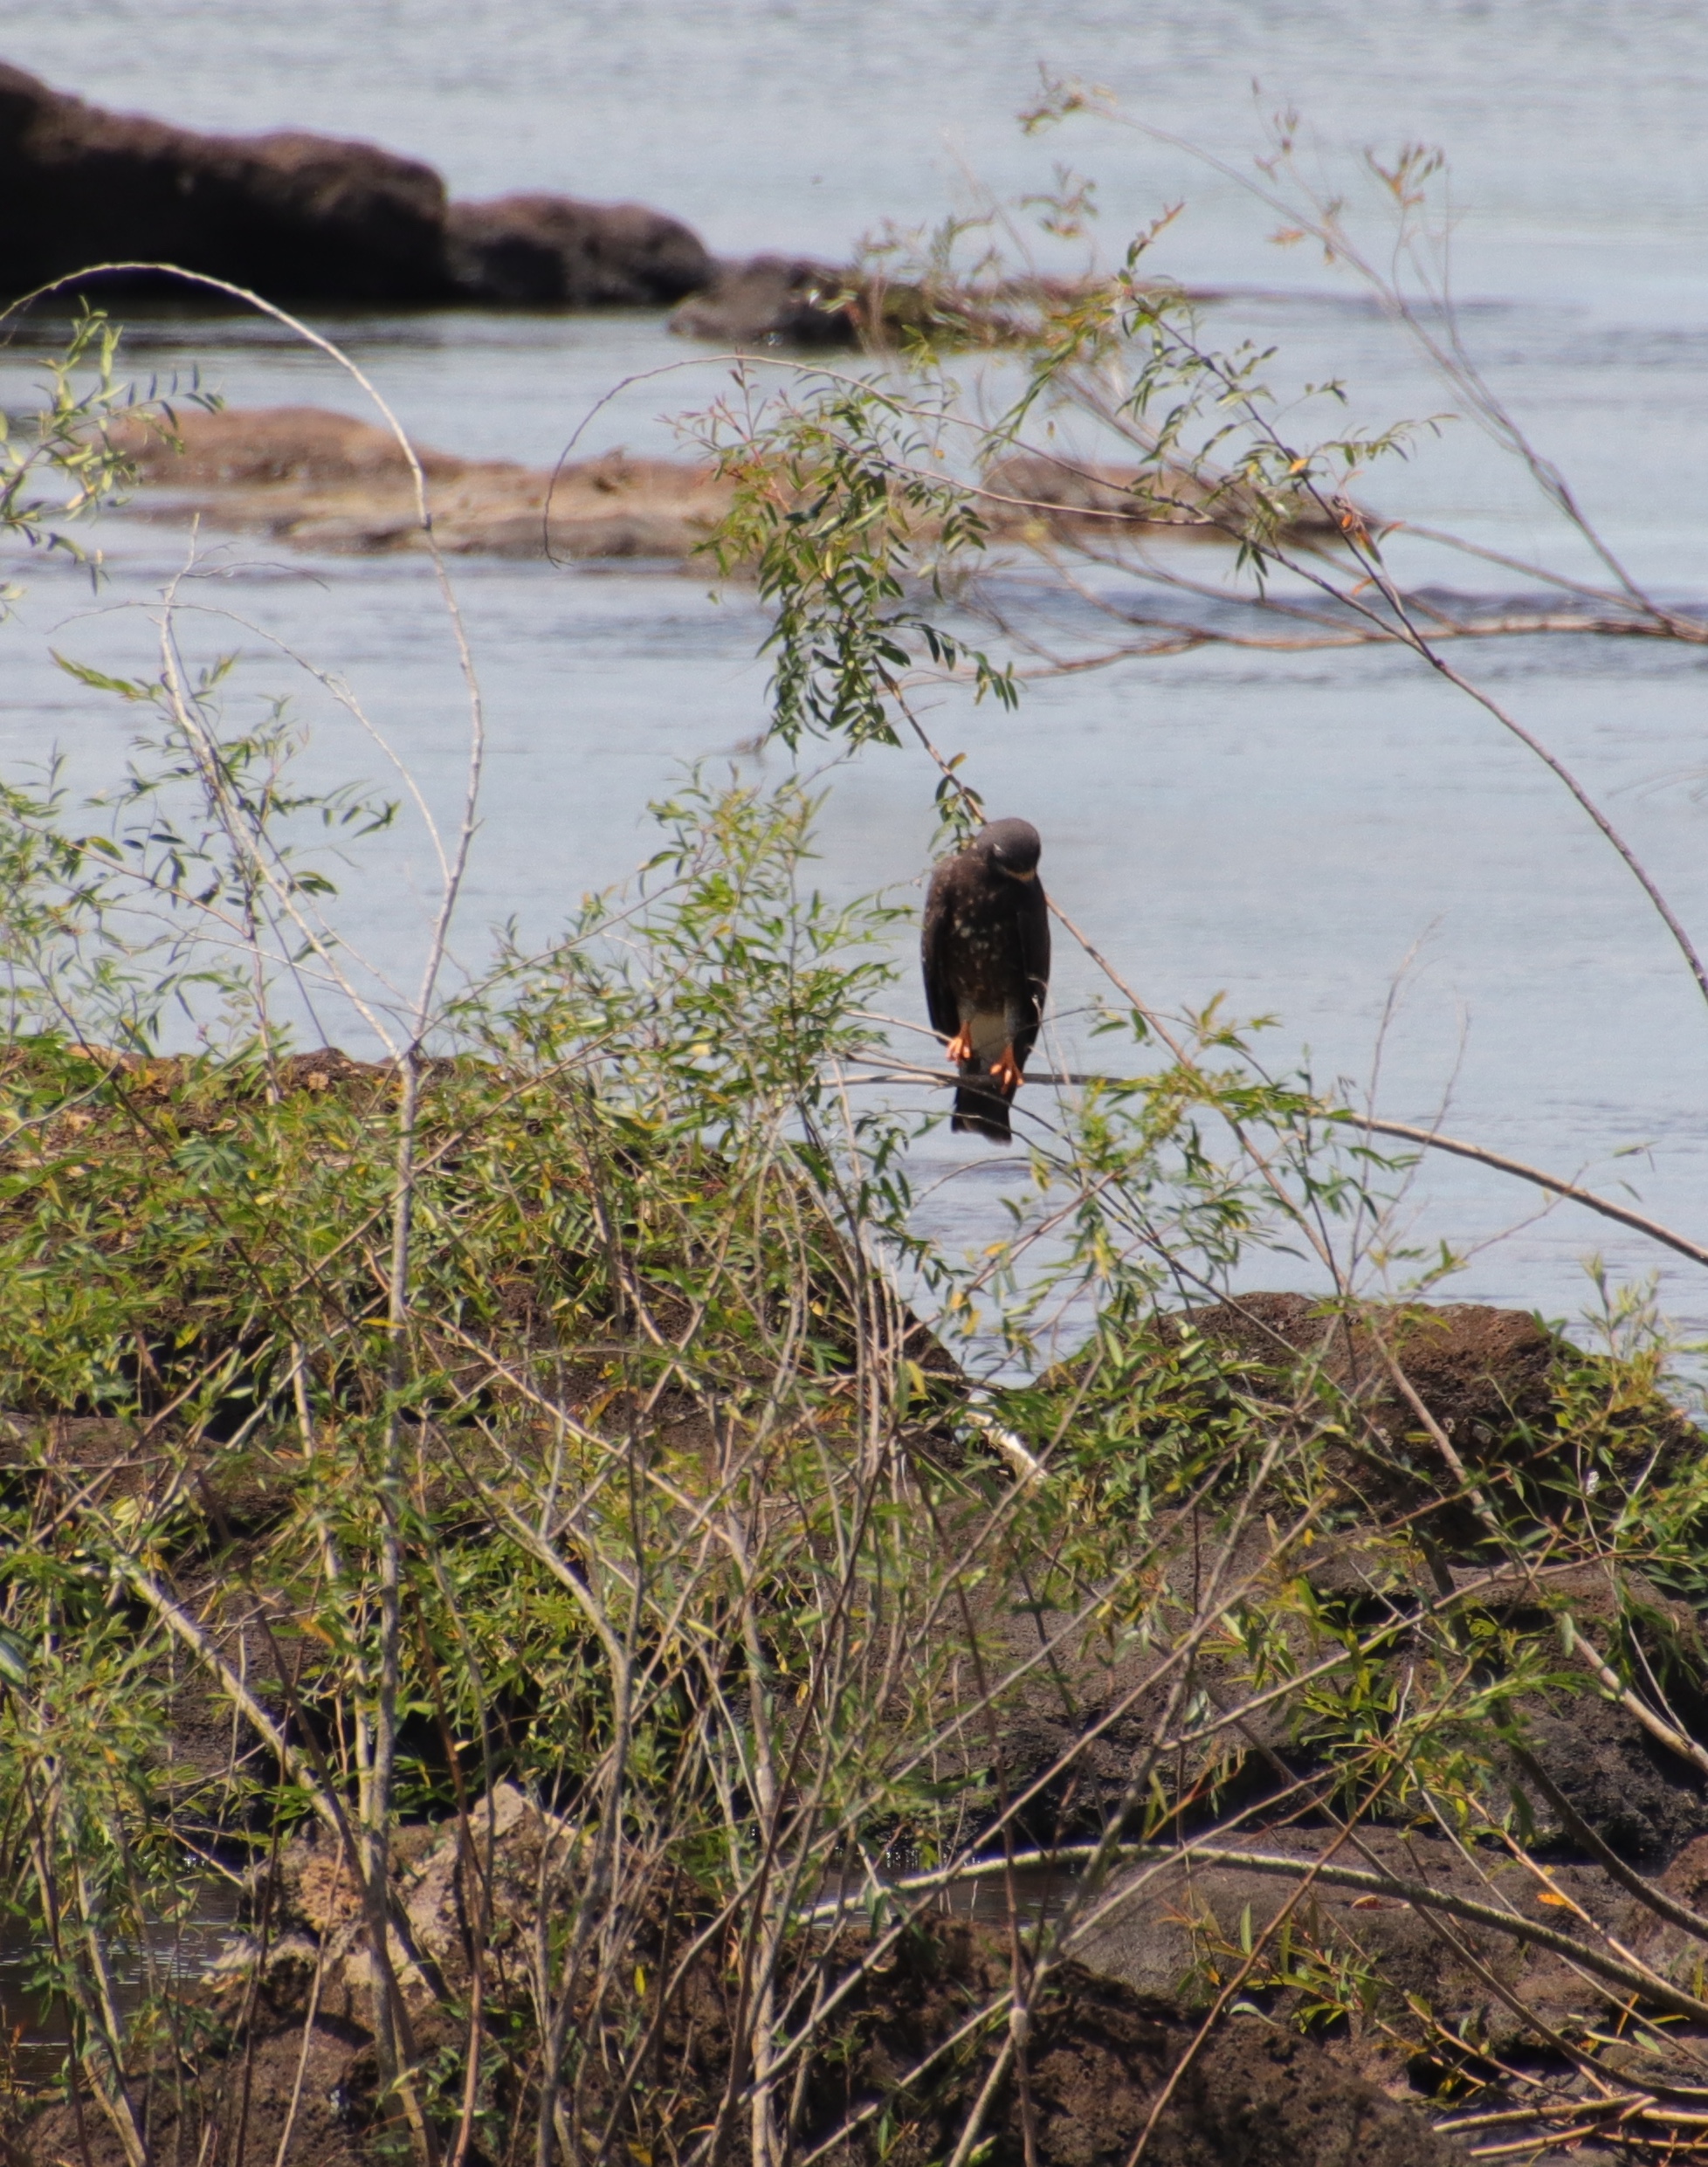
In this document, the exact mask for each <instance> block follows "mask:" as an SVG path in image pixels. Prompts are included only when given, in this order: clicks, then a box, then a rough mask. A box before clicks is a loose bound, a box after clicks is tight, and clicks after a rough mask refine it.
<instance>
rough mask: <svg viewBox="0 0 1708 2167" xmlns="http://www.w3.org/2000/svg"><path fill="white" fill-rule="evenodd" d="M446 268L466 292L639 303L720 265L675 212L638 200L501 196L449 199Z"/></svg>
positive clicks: (610, 304) (702, 279) (543, 301)
mask: <svg viewBox="0 0 1708 2167" xmlns="http://www.w3.org/2000/svg"><path fill="white" fill-rule="evenodd" d="M447 231H448V234H449V241H450V257H451V276H452V278H453V279H454V280H455V281H456V284H457V286H458V291H459V292H461V293H462V294H463V295H464V296H465V298H467V299H471V300H477V301H490V302H496V303H499V304H505V303H508V304H511V305H516V304H533V305H534V306H556V307H559V308H644V307H647V306H651V305H654V304H657V303H661V302H663V303H668V302H671V301H679V300H680V299H682V298H683V296H684V295H685V294H688V293H695V292H699V289H700V288H701V287H702V286H706V285H711V283H712V281H713V279H714V278H715V277H716V275H717V269H718V267H717V265H716V264H715V263H714V262H713V258H711V257H710V256H709V255H708V254H707V253H706V248H705V246H704V244H702V242H701V241H700V239H699V236H698V235H697V234H695V233H692V232H690V230H688V228H687V227H686V226H685V225H684V224H682V223H681V222H680V220H679V219H676V218H667V217H665V215H664V213H663V212H662V211H658V210H647V209H645V207H644V205H642V204H640V203H576V202H575V201H573V200H572V199H571V198H570V197H569V196H499V198H498V200H497V201H496V202H494V203H452V204H451V209H450V211H449V214H448V217H447Z"/></svg>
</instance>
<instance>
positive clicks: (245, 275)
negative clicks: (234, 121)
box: [0, 66, 449, 301]
mask: <svg viewBox="0 0 1708 2167" xmlns="http://www.w3.org/2000/svg"><path fill="white" fill-rule="evenodd" d="M0 200H3V201H4V202H5V203H7V205H8V207H9V216H8V217H7V219H6V222H5V230H4V237H3V239H0V287H3V288H4V290H5V291H6V292H10V293H22V292H29V291H30V290H31V288H32V287H34V286H38V285H44V284H45V283H46V281H48V280H49V279H57V278H61V277H63V276H65V273H67V272H72V271H77V270H80V269H81V268H83V267H84V266H85V265H91V264H98V263H104V262H106V263H113V262H134V261H140V262H148V263H155V262H165V263H170V264H178V265H183V268H184V269H185V270H187V271H198V272H204V273H206V274H208V275H209V276H210V277H213V278H217V279H230V280H231V282H232V283H233V284H235V285H248V286H253V287H255V288H256V289H257V290H258V291H259V292H264V293H265V294H267V295H268V296H269V297H272V298H283V299H299V298H313V299H320V300H360V301H425V300H432V299H439V298H442V297H444V294H445V293H446V292H447V290H448V286H449V277H448V272H447V267H446V251H445V196H444V182H443V181H441V180H440V178H439V176H438V175H437V173H435V172H434V171H433V169H431V167H430V166H424V165H421V164H418V163H417V162H416V161H415V160H414V159H410V158H399V157H396V156H394V155H392V154H391V153H390V152H389V151H383V150H379V149H376V148H374V146H373V145H371V144H368V143H350V142H340V141H334V140H333V139H332V138H330V137H327V136H323V135H309V134H299V133H296V132H294V131H293V132H289V133H285V134H273V135H257V136H222V135H198V134H194V133H192V132H190V131H189V130H187V129H184V128H176V127H168V126H167V125H166V124H165V123H164V122H163V121H160V120H142V119H137V118H134V117H131V116H127V115H121V114H110V113H104V112H102V111H101V110H100V107H95V106H88V105H85V104H84V103H83V101H82V100H81V99H78V98H72V97H68V96H65V94H63V93H60V92H58V91H55V90H52V89H50V88H49V87H48V86H47V85H46V84H45V83H43V82H40V81H38V79H36V78H35V77H34V76H31V75H26V74H24V72H23V71H22V70H21V69H18V68H13V67H5V66H0ZM131 283H132V284H141V283H148V281H146V280H144V279H133V280H132V281H131ZM180 290H182V289H180Z"/></svg>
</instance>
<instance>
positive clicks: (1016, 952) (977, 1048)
mask: <svg viewBox="0 0 1708 2167" xmlns="http://www.w3.org/2000/svg"><path fill="white" fill-rule="evenodd" d="M1041 847H1042V846H1041V845H1040V843H1039V842H1038V831H1037V829H1036V828H1034V827H1033V826H1032V824H1031V822H1030V821H1025V820H993V821H992V822H990V824H989V826H988V828H981V829H980V830H979V832H978V834H977V835H975V836H974V838H973V840H972V841H971V843H968V846H967V848H966V849H965V850H958V851H956V853H955V855H954V856H953V857H946V858H941V859H940V860H939V862H938V863H937V864H936V866H935V867H934V868H933V871H932V876H931V886H930V888H929V890H928V891H926V907H925V930H924V937H923V939H922V940H921V942H920V955H921V960H922V961H923V963H924V965H925V988H926V1008H927V1009H928V1010H929V1012H930V1015H931V1024H932V1028H933V1030H935V1031H940V1032H941V1033H942V1035H943V1036H944V1037H945V1038H946V1039H947V1041H948V1045H947V1048H946V1049H945V1050H946V1051H947V1055H948V1057H949V1059H950V1060H951V1061H952V1062H954V1064H955V1066H956V1067H957V1068H958V1069H959V1070H961V1077H962V1081H961V1085H960V1087H959V1088H958V1089H957V1090H956V1092H955V1095H954V1121H953V1122H952V1123H951V1124H950V1126H951V1127H952V1128H953V1129H954V1130H955V1131H956V1132H962V1131H968V1132H971V1133H972V1134H974V1135H975V1136H988V1138H990V1139H991V1140H992V1142H993V1143H997V1144H1006V1143H1008V1142H1009V1141H1010V1140H1011V1139H1012V1137H1013V1133H1014V1132H1013V1130H1012V1129H1011V1128H1010V1127H1009V1101H1010V1100H1011V1099H1012V1098H1013V1097H1014V1095H1015V1093H1016V1091H1017V1090H1019V1089H1020V1072H1021V1070H1023V1068H1024V1067H1025V1065H1026V1056H1027V1055H1028V1054H1030V1052H1031V1050H1032V1047H1033V1044H1034V1042H1036V1040H1037V1035H1038V1026H1039V1024H1040V1023H1041V1022H1043V997H1044V994H1045V993H1046V992H1047V990H1048V988H1049V985H1050V912H1049V909H1048V906H1047V905H1045V902H1044V899H1043V883H1042V882H1041V881H1040V880H1039V878H1038V853H1039V850H1040V849H1041ZM975 1077H976V1078H980V1079H983V1080H981V1081H979V1082H973V1081H970V1080H968V1079H971V1078H975Z"/></svg>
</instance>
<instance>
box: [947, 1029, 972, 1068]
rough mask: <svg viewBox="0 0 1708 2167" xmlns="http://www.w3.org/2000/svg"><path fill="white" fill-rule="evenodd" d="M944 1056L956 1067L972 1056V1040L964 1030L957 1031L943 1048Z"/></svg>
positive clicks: (959, 1066)
mask: <svg viewBox="0 0 1708 2167" xmlns="http://www.w3.org/2000/svg"><path fill="white" fill-rule="evenodd" d="M943 1056H944V1058H945V1059H946V1060H947V1061H949V1062H952V1063H954V1066H955V1067H956V1068H957V1069H958V1068H961V1066H962V1065H963V1064H964V1063H967V1062H968V1061H970V1060H971V1059H972V1058H973V1042H972V1040H971V1038H970V1037H969V1036H968V1034H967V1033H966V1032H965V1031H957V1032H956V1033H955V1035H954V1037H953V1038H952V1039H951V1040H950V1041H949V1042H948V1044H947V1046H945V1047H944V1049H943Z"/></svg>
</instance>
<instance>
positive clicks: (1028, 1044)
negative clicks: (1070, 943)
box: [1014, 880, 1050, 1067]
mask: <svg viewBox="0 0 1708 2167" xmlns="http://www.w3.org/2000/svg"><path fill="white" fill-rule="evenodd" d="M1015 918H1016V926H1015V930H1016V932H1017V933H1018V935H1019V945H1020V955H1019V961H1020V965H1021V967H1022V969H1023V971H1024V973H1025V974H1026V993H1027V1000H1028V1001H1029V1002H1030V1017H1031V1021H1030V1022H1028V1023H1026V1024H1024V1025H1023V1026H1022V1028H1020V1029H1019V1030H1017V1031H1016V1033H1015V1035H1014V1057H1015V1059H1016V1061H1017V1062H1019V1063H1020V1064H1021V1066H1022V1067H1024V1066H1025V1064H1026V1057H1027V1056H1028V1055H1029V1054H1030V1052H1031V1050H1032V1049H1033V1047H1034V1046H1035V1045H1037V1036H1038V1026H1039V1025H1040V1024H1041V1023H1042V1022H1043V1001H1044V995H1045V994H1047V993H1048V992H1049V990H1050V905H1049V904H1048V903H1047V902H1046V901H1045V900H1044V893H1043V882H1042V881H1041V880H1029V881H1028V882H1027V883H1026V884H1025V886H1024V887H1023V888H1022V890H1021V891H1020V907H1019V909H1018V910H1017V911H1016V913H1015Z"/></svg>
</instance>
